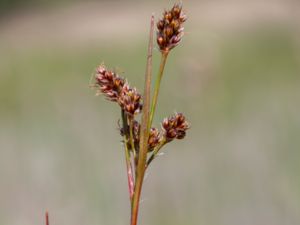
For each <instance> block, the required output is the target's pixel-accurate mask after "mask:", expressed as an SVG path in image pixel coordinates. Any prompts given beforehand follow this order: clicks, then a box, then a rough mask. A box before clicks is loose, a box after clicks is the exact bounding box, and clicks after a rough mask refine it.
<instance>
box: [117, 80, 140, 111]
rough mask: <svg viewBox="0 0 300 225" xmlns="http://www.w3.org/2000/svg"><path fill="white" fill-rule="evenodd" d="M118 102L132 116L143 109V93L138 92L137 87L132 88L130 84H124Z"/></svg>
mask: <svg viewBox="0 0 300 225" xmlns="http://www.w3.org/2000/svg"><path fill="white" fill-rule="evenodd" d="M118 103H119V105H120V106H121V108H122V109H124V111H125V112H126V113H127V114H128V115H130V116H134V115H135V114H137V113H139V112H140V111H141V109H142V104H141V95H140V94H139V93H138V92H137V90H136V88H130V87H129V85H128V84H125V85H124V86H123V89H122V91H121V94H120V96H119V98H118Z"/></svg>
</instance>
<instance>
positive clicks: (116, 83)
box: [95, 65, 125, 102]
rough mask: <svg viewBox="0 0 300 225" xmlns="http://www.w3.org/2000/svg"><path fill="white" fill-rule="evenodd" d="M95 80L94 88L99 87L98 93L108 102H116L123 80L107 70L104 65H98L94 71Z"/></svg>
mask: <svg viewBox="0 0 300 225" xmlns="http://www.w3.org/2000/svg"><path fill="white" fill-rule="evenodd" d="M95 80H96V83H95V84H96V86H98V87H99V90H98V92H99V93H103V94H104V95H105V96H106V98H107V99H108V100H110V101H113V102H116V101H118V98H119V96H120V93H121V91H122V89H123V86H124V84H125V80H124V79H123V78H121V77H119V76H118V75H117V74H116V73H114V72H113V71H110V70H107V69H106V68H105V66H104V65H100V66H98V68H97V69H96V75H95Z"/></svg>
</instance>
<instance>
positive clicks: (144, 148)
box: [131, 15, 154, 225]
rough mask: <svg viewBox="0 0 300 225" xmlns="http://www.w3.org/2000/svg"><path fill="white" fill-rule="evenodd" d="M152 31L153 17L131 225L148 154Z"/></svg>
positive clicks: (134, 218)
mask: <svg viewBox="0 0 300 225" xmlns="http://www.w3.org/2000/svg"><path fill="white" fill-rule="evenodd" d="M153 31H154V16H153V15H152V16H151V21H150V33H149V44H148V55H147V65H146V74H145V87H144V96H143V98H144V102H143V103H144V104H143V111H142V120H141V134H140V143H139V145H140V148H139V158H138V165H137V170H136V180H135V187H134V194H133V200H132V207H131V225H137V219H138V211H139V202H140V196H141V190H142V185H143V180H144V174H145V169H146V160H147V152H148V139H149V127H148V125H149V107H150V88H151V76H152V50H153Z"/></svg>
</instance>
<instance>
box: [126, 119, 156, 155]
mask: <svg viewBox="0 0 300 225" xmlns="http://www.w3.org/2000/svg"><path fill="white" fill-rule="evenodd" d="M140 131H141V125H140V123H139V122H138V121H136V120H134V121H133V132H132V133H133V139H134V146H135V149H136V150H138V149H139V142H140ZM120 134H121V136H124V135H125V132H124V128H120ZM160 140H161V133H160V132H159V131H158V129H157V128H154V127H152V128H151V129H150V133H149V139H148V150H149V152H151V151H153V149H154V148H155V147H156V146H157V145H158V144H159V143H160ZM127 146H128V149H131V146H130V141H129V140H128V141H127Z"/></svg>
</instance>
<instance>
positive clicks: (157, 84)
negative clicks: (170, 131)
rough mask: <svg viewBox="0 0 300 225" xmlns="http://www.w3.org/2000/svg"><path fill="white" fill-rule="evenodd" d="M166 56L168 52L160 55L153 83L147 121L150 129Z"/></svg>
mask: <svg viewBox="0 0 300 225" xmlns="http://www.w3.org/2000/svg"><path fill="white" fill-rule="evenodd" d="M168 54H169V51H163V52H162V53H161V61H160V66H159V71H158V74H157V78H156V82H155V87H154V94H153V99H152V104H151V110H150V120H149V125H148V127H149V128H150V127H151V125H152V122H153V117H154V113H155V109H156V104H157V99H158V93H159V88H160V83H161V78H162V76H163V73H164V69H165V65H166V61H167V58H168Z"/></svg>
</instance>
